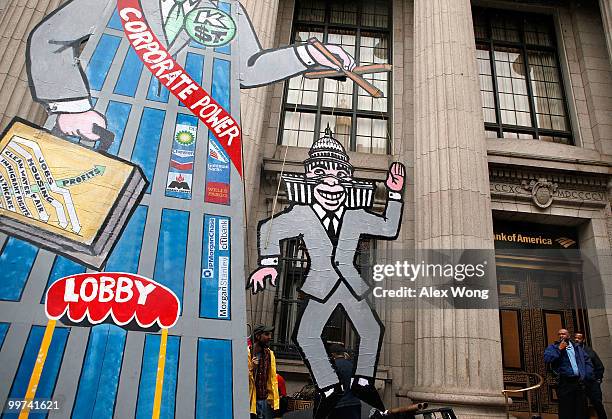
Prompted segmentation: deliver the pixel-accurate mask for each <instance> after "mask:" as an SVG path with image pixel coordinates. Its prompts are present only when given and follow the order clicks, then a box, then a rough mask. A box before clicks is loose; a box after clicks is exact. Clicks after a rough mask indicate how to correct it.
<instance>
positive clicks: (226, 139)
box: [117, 0, 242, 176]
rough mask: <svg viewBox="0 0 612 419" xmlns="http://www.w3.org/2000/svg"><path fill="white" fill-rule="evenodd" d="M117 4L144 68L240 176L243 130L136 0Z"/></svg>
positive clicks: (127, 32)
mask: <svg viewBox="0 0 612 419" xmlns="http://www.w3.org/2000/svg"><path fill="white" fill-rule="evenodd" d="M117 7H118V10H119V17H120V18H121V24H122V25H123V30H124V32H125V34H126V36H127V39H129V41H130V43H131V45H132V47H133V48H134V50H135V51H136V53H137V54H138V56H139V57H140V59H141V60H142V62H143V63H144V64H145V66H146V67H147V69H148V70H149V71H150V72H151V73H152V74H153V75H154V76H155V77H156V78H157V79H159V81H160V83H161V84H163V85H164V86H166V87H167V88H168V90H170V92H172V94H173V95H174V96H176V97H177V98H178V100H179V101H180V102H181V103H182V104H183V105H185V106H186V107H187V108H188V109H189V110H190V111H191V112H192V113H193V114H194V115H196V116H197V117H198V118H199V119H200V120H201V121H202V122H203V123H204V125H206V127H207V128H208V129H209V130H210V132H211V133H212V134H213V135H214V136H215V138H216V139H217V140H218V141H219V144H221V146H222V148H223V149H224V150H225V151H226V153H227V154H228V156H229V158H230V160H231V161H232V163H233V164H234V166H235V167H236V170H238V174H240V176H242V145H241V143H242V138H241V137H242V133H241V130H240V126H239V125H238V123H237V122H236V120H235V119H234V118H233V117H232V116H231V115H230V114H229V112H227V111H226V110H225V109H224V108H223V107H222V106H221V105H220V104H219V103H217V101H215V100H214V99H213V98H212V96H210V95H209V94H208V92H206V91H205V90H204V89H203V88H202V86H200V85H199V84H198V83H197V82H195V81H194V80H192V79H191V77H190V76H189V75H188V74H187V72H186V71H185V69H184V68H183V67H181V66H180V65H179V64H178V63H177V62H176V61H175V60H174V58H172V56H171V55H170V54H169V53H168V51H167V50H166V48H164V47H163V45H162V43H161V42H159V40H158V39H157V37H156V36H155V34H154V33H153V31H151V30H150V28H149V25H148V23H147V21H146V19H145V18H144V14H143V11H142V9H141V6H140V2H139V1H138V0H117ZM145 39H146V41H145Z"/></svg>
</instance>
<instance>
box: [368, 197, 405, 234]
mask: <svg viewBox="0 0 612 419" xmlns="http://www.w3.org/2000/svg"><path fill="white" fill-rule="evenodd" d="M403 209H404V202H403V201H401V200H396V199H389V200H388V201H387V208H386V209H385V212H384V214H383V215H378V214H372V213H367V216H365V217H364V218H363V221H362V222H363V224H362V226H363V231H362V232H363V234H368V235H372V236H376V237H383V238H388V239H393V238H395V237H397V233H398V232H399V229H400V221H401V219H402V211H403Z"/></svg>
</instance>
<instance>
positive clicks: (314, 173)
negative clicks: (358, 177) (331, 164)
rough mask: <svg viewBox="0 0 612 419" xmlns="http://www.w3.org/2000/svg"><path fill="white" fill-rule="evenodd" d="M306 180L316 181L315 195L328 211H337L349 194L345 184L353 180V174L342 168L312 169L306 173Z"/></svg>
mask: <svg viewBox="0 0 612 419" xmlns="http://www.w3.org/2000/svg"><path fill="white" fill-rule="evenodd" d="M306 178H307V179H311V180H312V179H314V180H316V182H317V184H316V186H315V187H314V194H313V195H314V198H315V200H316V201H317V202H318V203H319V205H321V206H322V207H323V209H325V210H326V211H336V210H337V209H338V208H340V206H342V205H343V204H344V201H346V196H347V192H346V189H345V187H344V185H343V183H346V182H351V181H352V180H353V178H352V175H351V173H349V171H348V170H346V169H344V168H342V167H339V168H335V169H330V168H324V167H311V168H310V169H309V170H308V171H307V172H306Z"/></svg>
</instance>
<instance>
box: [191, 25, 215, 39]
mask: <svg viewBox="0 0 612 419" xmlns="http://www.w3.org/2000/svg"><path fill="white" fill-rule="evenodd" d="M194 30H195V35H196V37H197V38H198V40H199V41H200V42H202V43H204V42H210V41H211V40H212V36H211V35H210V33H208V30H207V29H206V26H204V25H196V27H195V28H194Z"/></svg>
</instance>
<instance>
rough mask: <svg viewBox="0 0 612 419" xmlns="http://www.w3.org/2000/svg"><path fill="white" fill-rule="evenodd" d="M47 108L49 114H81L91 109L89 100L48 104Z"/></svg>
mask: <svg viewBox="0 0 612 419" xmlns="http://www.w3.org/2000/svg"><path fill="white" fill-rule="evenodd" d="M47 108H48V109H49V112H51V113H81V112H87V111H90V110H91V109H92V106H91V103H90V102H89V99H77V100H70V101H66V102H49V103H48V104H47Z"/></svg>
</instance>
